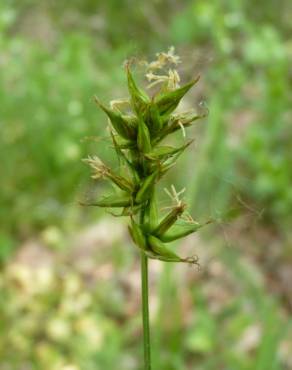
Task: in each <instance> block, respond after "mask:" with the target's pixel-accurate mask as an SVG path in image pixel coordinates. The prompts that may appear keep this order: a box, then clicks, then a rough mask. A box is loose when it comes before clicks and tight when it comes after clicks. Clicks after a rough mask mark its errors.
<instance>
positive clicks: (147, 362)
mask: <svg viewBox="0 0 292 370" xmlns="http://www.w3.org/2000/svg"><path fill="white" fill-rule="evenodd" d="M140 221H141V223H143V222H144V210H142V211H141V215H140ZM141 289H142V318H143V343H144V369H145V370H151V345H150V325H149V302H148V295H149V294H148V291H149V290H148V257H147V256H146V255H145V254H144V253H143V252H141Z"/></svg>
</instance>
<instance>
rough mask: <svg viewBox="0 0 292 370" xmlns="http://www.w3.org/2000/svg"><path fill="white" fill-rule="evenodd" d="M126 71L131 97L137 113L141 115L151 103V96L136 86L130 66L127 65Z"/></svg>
mask: <svg viewBox="0 0 292 370" xmlns="http://www.w3.org/2000/svg"><path fill="white" fill-rule="evenodd" d="M126 71H127V76H128V89H129V93H130V95H131V100H132V104H133V108H134V109H135V112H136V113H140V114H141V113H142V112H144V111H145V110H146V107H147V104H149V102H150V99H149V96H148V95H147V94H146V93H145V92H144V91H143V90H142V89H140V88H139V87H138V86H137V85H136V82H135V81H134V78H133V76H132V73H131V71H130V67H129V65H128V64H127V65H126Z"/></svg>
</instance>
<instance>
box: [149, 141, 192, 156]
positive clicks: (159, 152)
mask: <svg viewBox="0 0 292 370" xmlns="http://www.w3.org/2000/svg"><path fill="white" fill-rule="evenodd" d="M192 142H193V140H190V141H188V142H187V143H186V144H185V145H182V146H181V147H179V148H174V147H173V146H157V147H155V148H154V149H153V150H152V151H151V152H149V153H147V155H146V157H147V158H148V159H151V160H159V159H167V158H169V157H171V156H173V155H174V154H177V153H179V152H183V151H184V150H185V149H186V148H187V147H188V146H189V145H190V144H191V143H192Z"/></svg>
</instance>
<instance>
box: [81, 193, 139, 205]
mask: <svg viewBox="0 0 292 370" xmlns="http://www.w3.org/2000/svg"><path fill="white" fill-rule="evenodd" d="M132 203H133V200H132V198H131V197H130V196H129V195H128V194H123V195H117V194H113V195H108V196H105V197H102V198H101V199H100V200H98V201H95V202H80V205H82V206H96V207H106V208H115V207H129V206H130V205H131V204H132Z"/></svg>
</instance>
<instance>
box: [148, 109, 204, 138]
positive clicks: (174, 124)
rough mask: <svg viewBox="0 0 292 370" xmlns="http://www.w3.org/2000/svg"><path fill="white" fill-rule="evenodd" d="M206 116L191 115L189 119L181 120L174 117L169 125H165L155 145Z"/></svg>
mask: <svg viewBox="0 0 292 370" xmlns="http://www.w3.org/2000/svg"><path fill="white" fill-rule="evenodd" d="M204 117H206V115H205V114H204V115H198V114H193V115H189V116H188V117H185V118H181V117H177V118H176V117H172V118H171V119H170V123H169V125H165V126H164V127H163V129H162V131H161V133H160V135H159V137H158V138H157V139H156V140H154V144H156V143H158V142H159V141H161V140H162V139H164V138H165V137H166V136H168V135H169V134H172V133H173V132H176V131H178V130H181V129H182V127H184V128H185V127H189V126H191V125H192V123H193V122H194V121H196V120H198V119H201V118H204Z"/></svg>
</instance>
